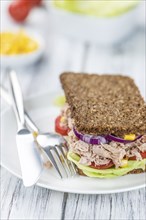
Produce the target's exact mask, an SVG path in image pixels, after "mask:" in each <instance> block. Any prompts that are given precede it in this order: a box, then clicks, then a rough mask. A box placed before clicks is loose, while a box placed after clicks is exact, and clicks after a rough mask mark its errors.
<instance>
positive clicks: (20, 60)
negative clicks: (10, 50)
mask: <svg viewBox="0 0 146 220" xmlns="http://www.w3.org/2000/svg"><path fill="white" fill-rule="evenodd" d="M7 31H8V32H10V31H11V32H14V31H15V30H13V29H12V30H4V31H2V32H7ZM25 33H26V34H27V35H28V36H29V37H30V38H32V39H33V40H35V41H36V42H37V43H38V48H37V49H36V50H34V51H32V52H30V53H26V54H16V55H3V54H1V55H0V58H1V65H2V67H21V66H22V67H23V66H27V65H31V64H33V63H35V62H36V61H38V60H39V59H40V58H41V57H42V55H43V53H44V40H43V38H42V36H41V35H39V34H38V33H36V32H33V31H30V30H26V29H25Z"/></svg>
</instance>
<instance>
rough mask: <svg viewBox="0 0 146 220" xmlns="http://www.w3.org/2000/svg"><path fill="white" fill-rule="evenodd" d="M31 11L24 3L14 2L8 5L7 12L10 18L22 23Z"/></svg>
mask: <svg viewBox="0 0 146 220" xmlns="http://www.w3.org/2000/svg"><path fill="white" fill-rule="evenodd" d="M30 10H31V7H30V5H29V4H27V2H26V1H14V2H12V3H11V4H10V5H9V8H8V11H9V14H10V15H11V17H12V18H13V19H14V20H15V21H17V22H23V21H24V20H25V19H26V18H27V16H28V14H29V11H30Z"/></svg>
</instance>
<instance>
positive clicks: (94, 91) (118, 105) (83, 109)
mask: <svg viewBox="0 0 146 220" xmlns="http://www.w3.org/2000/svg"><path fill="white" fill-rule="evenodd" d="M60 80H61V83H62V87H63V89H64V91H65V96H66V100H67V102H68V103H69V105H70V108H71V117H72V118H73V119H74V121H75V127H76V129H77V130H78V131H80V132H82V133H87V134H93V135H97V134H98V135H106V134H114V135H117V136H119V137H123V136H124V135H125V134H130V133H134V134H136V135H139V134H144V133H146V104H145V102H144V99H143V98H142V96H141V94H140V92H139V90H138V88H137V86H136V85H135V83H134V81H133V80H132V79H131V78H129V77H127V76H121V75H97V74H81V73H80V74H79V73H78V74H75V73H63V74H61V76H60Z"/></svg>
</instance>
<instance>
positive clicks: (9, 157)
mask: <svg viewBox="0 0 146 220" xmlns="http://www.w3.org/2000/svg"><path fill="white" fill-rule="evenodd" d="M55 96H57V94H44V95H40V96H39V97H34V98H31V99H29V100H27V101H26V102H25V104H26V109H28V110H29V113H30V116H32V118H33V120H34V121H35V122H36V124H37V125H38V127H39V128H40V129H41V130H43V131H54V119H55V117H56V116H57V115H58V114H59V112H60V109H59V108H58V107H55V106H54V105H53V100H54V98H55ZM15 133H16V122H15V117H14V114H13V111H12V109H11V108H9V109H8V110H6V111H5V112H4V113H3V114H2V134H1V136H2V139H1V148H2V149H1V153H2V157H1V158H2V161H1V163H2V166H3V167H5V168H6V169H7V170H8V171H10V172H11V173H13V174H14V175H15V176H17V177H19V178H21V171H20V164H19V160H18V155H17V149H16V143H15ZM37 185H39V186H41V187H44V188H48V189H52V190H57V191H62V192H70V193H84V194H107V193H118V192H125V191H130V190H135V189H139V188H142V187H145V186H146V176H145V173H142V174H133V175H126V176H123V177H119V178H116V179H94V178H88V177H83V176H77V177H74V178H70V179H64V180H60V179H59V178H58V177H57V174H56V172H55V170H54V169H53V168H51V169H48V170H47V169H46V170H44V172H43V174H42V176H41V178H40V180H39V182H38V183H37Z"/></svg>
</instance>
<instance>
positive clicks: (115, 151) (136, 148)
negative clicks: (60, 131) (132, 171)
mask: <svg viewBox="0 0 146 220" xmlns="http://www.w3.org/2000/svg"><path fill="white" fill-rule="evenodd" d="M62 116H64V117H65V119H66V125H67V126H68V127H69V128H70V129H71V131H70V132H69V133H68V136H67V142H68V145H69V149H70V150H71V151H72V152H74V153H76V154H78V155H79V156H80V161H79V163H80V164H84V165H88V166H90V165H91V164H92V163H94V164H95V165H104V164H108V163H109V162H110V161H113V163H114V164H115V167H116V168H118V167H120V166H121V164H122V160H123V159H124V158H130V157H133V156H135V157H136V160H142V157H141V154H140V152H145V151H146V135H143V136H142V137H141V138H140V139H138V140H137V141H135V142H131V143H128V144H123V143H118V142H114V141H111V142H110V143H109V144H101V145H91V144H87V143H85V142H83V141H81V140H79V139H78V138H77V137H76V136H75V134H74V132H73V130H72V128H73V124H74V121H73V119H71V112H70V108H69V105H68V104H66V105H65V107H64V109H63V111H62Z"/></svg>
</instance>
